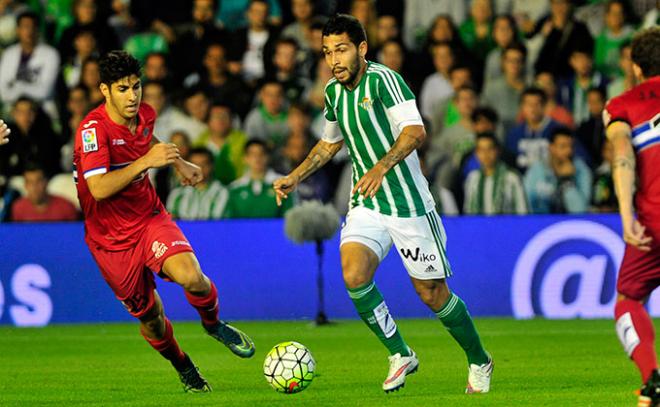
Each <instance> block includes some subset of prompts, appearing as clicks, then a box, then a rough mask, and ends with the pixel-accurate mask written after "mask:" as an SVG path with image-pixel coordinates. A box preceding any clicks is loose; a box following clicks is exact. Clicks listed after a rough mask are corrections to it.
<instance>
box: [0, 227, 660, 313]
mask: <svg viewBox="0 0 660 407" xmlns="http://www.w3.org/2000/svg"><path fill="white" fill-rule="evenodd" d="M444 225H445V228H446V230H447V235H448V244H447V246H448V247H447V250H448V255H449V260H450V262H451V265H452V270H453V272H454V275H453V276H452V277H451V278H450V279H449V285H450V287H451V288H452V289H453V290H454V291H455V292H456V293H457V294H458V295H460V296H461V297H462V298H463V299H464V300H465V302H466V303H467V304H468V306H469V308H470V312H471V313H472V314H473V315H476V316H510V317H515V318H532V317H536V316H542V317H546V318H609V317H611V315H612V309H613V304H614V300H615V280H616V272H617V268H618V265H619V264H620V262H621V259H622V257H623V251H624V244H623V242H622V240H621V238H620V236H619V233H620V223H619V219H618V217H617V216H615V215H589V216H580V217H575V216H525V217H517V216H500V217H460V218H447V219H445V220H444ZM180 226H181V228H182V230H183V231H184V233H185V234H186V236H187V237H188V239H189V240H190V242H191V244H192V245H193V247H194V249H195V252H196V253H197V256H198V258H199V261H200V264H201V266H202V269H203V270H204V272H205V273H206V274H207V275H208V276H209V277H211V278H212V279H213V280H214V281H215V282H216V285H217V287H218V292H219V295H220V313H221V316H222V317H223V318H225V319H230V320H237V319H305V318H307V319H312V318H314V316H315V314H316V310H317V290H316V267H317V260H316V254H315V247H314V245H313V244H303V245H297V244H294V243H292V242H290V241H288V240H287V238H286V237H285V235H284V225H283V222H282V221H281V220H231V221H229V220H224V221H218V222H182V223H180ZM83 236H84V230H83V226H82V224H80V223H71V224H40V225H30V224H25V225H19V224H3V225H1V226H0V256H1V257H0V324H12V325H18V326H40V325H46V324H49V323H76V322H101V321H124V320H130V319H131V317H130V316H129V315H128V314H127V313H126V311H125V310H124V308H123V306H122V305H121V303H119V302H118V301H117V300H116V299H115V298H114V295H113V294H112V292H111V290H110V288H109V287H108V286H107V285H106V284H105V282H104V281H103V278H102V277H101V275H100V273H99V271H98V268H97V266H96V264H95V262H94V260H93V258H92V257H91V255H90V254H89V251H88V249H87V246H86V245H85V243H84V239H83ZM325 248H326V250H325V256H324V261H323V267H324V276H325V286H324V287H325V299H326V304H325V305H326V312H327V314H328V316H329V317H330V318H354V317H356V313H355V310H354V309H353V306H352V303H351V302H350V300H349V299H348V296H347V294H346V292H345V289H344V285H343V282H342V277H341V268H340V264H341V263H340V259H339V236H338V235H337V236H335V237H334V238H333V239H331V240H329V241H327V242H326V243H325ZM395 250H396V248H392V252H391V253H390V254H389V255H388V256H387V257H386V258H385V260H384V261H383V263H382V264H381V266H380V268H379V270H378V272H377V274H376V282H377V284H378V286H379V288H380V290H381V291H382V292H383V295H384V296H385V299H386V301H387V303H388V305H389V308H390V310H391V311H392V313H393V315H394V316H395V317H427V316H430V315H431V312H430V311H429V310H428V309H427V308H426V307H425V306H424V305H423V304H422V303H421V301H419V299H418V298H417V295H416V294H415V292H414V289H413V288H412V285H411V283H410V279H409V277H408V275H407V273H406V271H405V269H404V268H403V265H402V264H401V261H400V258H399V256H398V253H397V252H396V251H395ZM420 261H421V259H420ZM156 280H157V285H158V290H159V293H160V294H161V296H162V297H163V302H164V304H165V310H166V312H167V314H168V315H169V316H170V318H172V319H176V320H193V319H196V313H195V311H194V310H193V309H192V308H191V307H190V306H189V305H188V304H187V302H186V300H185V297H184V295H183V293H182V290H181V288H180V287H179V286H177V285H176V284H173V283H167V282H165V281H162V280H160V279H158V278H157V279H156ZM649 309H650V311H651V313H652V314H653V315H660V296H658V301H656V296H652V297H651V301H650V303H649Z"/></svg>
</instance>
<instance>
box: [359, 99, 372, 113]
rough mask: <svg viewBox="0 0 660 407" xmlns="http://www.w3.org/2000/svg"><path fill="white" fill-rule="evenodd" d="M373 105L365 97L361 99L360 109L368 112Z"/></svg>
mask: <svg viewBox="0 0 660 407" xmlns="http://www.w3.org/2000/svg"><path fill="white" fill-rule="evenodd" d="M373 104H374V102H373V101H372V100H371V99H369V98H368V97H366V96H365V97H363V98H362V102H360V107H361V108H363V109H364V110H369V109H371V106H373Z"/></svg>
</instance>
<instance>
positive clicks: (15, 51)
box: [0, 12, 60, 117]
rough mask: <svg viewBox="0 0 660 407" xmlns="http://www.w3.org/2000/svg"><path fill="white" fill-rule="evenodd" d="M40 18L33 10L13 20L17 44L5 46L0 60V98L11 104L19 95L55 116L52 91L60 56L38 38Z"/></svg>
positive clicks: (3, 101) (6, 104)
mask: <svg viewBox="0 0 660 407" xmlns="http://www.w3.org/2000/svg"><path fill="white" fill-rule="evenodd" d="M38 24H39V20H38V17H37V15H36V14H34V13H32V12H23V13H21V14H19V15H18V17H17V19H16V35H17V37H18V44H14V45H12V46H10V47H8V48H7V49H6V50H5V51H4V52H3V53H2V58H1V59H0V101H2V103H4V104H5V106H6V107H9V106H11V105H12V104H14V102H16V101H17V100H18V99H19V97H21V96H27V97H30V98H32V99H33V100H35V101H36V102H37V103H45V104H44V106H43V107H44V109H45V110H46V111H47V112H48V114H50V115H51V117H57V111H56V108H55V103H54V102H53V96H54V95H53V92H54V90H55V80H56V79H57V74H58V72H59V69H60V56H59V55H58V53H57V50H55V48H53V47H51V46H50V45H47V44H45V43H42V42H40V41H39V31H38V28H39V26H38Z"/></svg>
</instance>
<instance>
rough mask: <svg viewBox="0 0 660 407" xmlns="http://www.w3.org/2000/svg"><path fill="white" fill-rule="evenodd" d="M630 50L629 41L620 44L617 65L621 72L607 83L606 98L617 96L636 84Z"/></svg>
mask: <svg viewBox="0 0 660 407" xmlns="http://www.w3.org/2000/svg"><path fill="white" fill-rule="evenodd" d="M631 51H632V46H631V43H630V42H626V43H624V44H622V45H621V50H620V51H619V67H620V68H621V72H622V73H623V74H622V75H621V74H619V75H617V76H616V78H615V79H614V80H613V81H612V82H610V84H609V85H607V98H608V99H612V98H614V97H617V96H619V95H620V94H622V93H623V92H625V91H628V90H630V89H632V88H633V87H634V86H635V84H636V80H635V73H634V72H633V62H632V57H631Z"/></svg>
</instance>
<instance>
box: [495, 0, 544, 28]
mask: <svg viewBox="0 0 660 407" xmlns="http://www.w3.org/2000/svg"><path fill="white" fill-rule="evenodd" d="M548 11H550V2H549V1H548V0H495V13H496V14H509V15H511V16H513V18H515V20H516V25H517V26H518V28H519V29H520V31H521V32H522V33H523V34H524V35H526V36H527V35H531V34H532V33H533V32H534V28H535V27H536V23H537V21H539V20H540V19H541V18H542V17H544V16H545V15H547V14H548Z"/></svg>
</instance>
